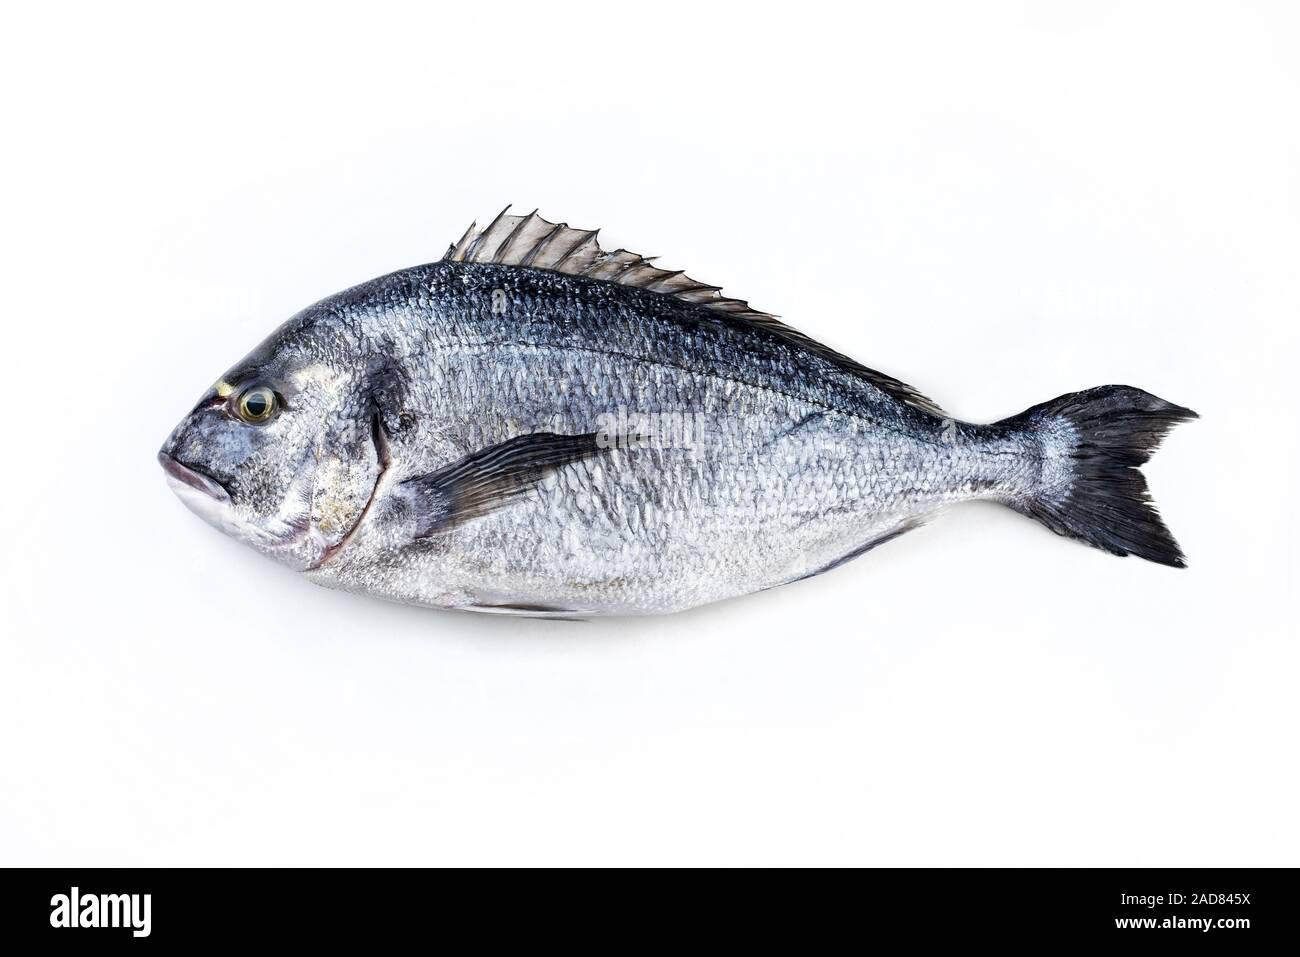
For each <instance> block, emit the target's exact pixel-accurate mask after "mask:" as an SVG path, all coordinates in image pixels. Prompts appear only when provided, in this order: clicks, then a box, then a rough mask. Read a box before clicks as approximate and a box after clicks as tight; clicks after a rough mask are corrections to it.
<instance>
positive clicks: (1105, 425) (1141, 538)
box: [999, 385, 1197, 568]
mask: <svg viewBox="0 0 1300 957" xmlns="http://www.w3.org/2000/svg"><path fill="white" fill-rule="evenodd" d="M1196 417H1197V416H1196V413H1195V412H1193V411H1192V410H1191V409H1184V408H1182V407H1181V406H1177V405H1174V404H1173V403H1171V402H1166V401H1165V400H1164V399H1158V398H1156V397H1155V396H1154V395H1152V394H1151V393H1149V392H1143V391H1142V390H1141V389H1135V388H1133V387H1132V386H1126V385H1103V386H1098V387H1097V388H1095V389H1086V390H1084V391H1083V392H1072V393H1070V394H1069V395H1063V396H1061V397H1060V398H1059V399H1053V400H1052V401H1050V402H1044V403H1043V404H1042V405H1036V406H1034V407H1033V408H1032V409H1026V410H1025V411H1024V412H1022V413H1020V414H1019V415H1017V416H1014V417H1013V418H1010V419H1007V420H1005V421H1004V422H1001V423H999V424H1000V425H1005V426H1011V427H1013V428H1018V429H1027V430H1029V431H1031V432H1034V433H1036V434H1038V435H1039V437H1040V439H1041V442H1042V449H1043V456H1044V458H1043V472H1042V479H1041V481H1040V482H1039V484H1038V485H1037V486H1036V487H1034V488H1033V489H1031V490H1030V492H1029V493H1028V495H1026V496H1020V497H1016V498H1011V499H1007V500H1006V501H1007V504H1008V505H1010V506H1011V507H1012V508H1014V509H1016V510H1017V511H1019V512H1022V513H1024V514H1026V515H1028V516H1030V517H1032V518H1036V519H1038V521H1040V522H1042V523H1043V524H1044V525H1046V526H1047V527H1048V528H1050V529H1051V530H1052V531H1054V532H1056V533H1057V534H1058V535H1067V536H1069V537H1070V538H1077V539H1079V540H1080V541H1083V542H1087V543H1088V544H1089V545H1093V546H1095V547H1097V548H1100V549H1101V550H1102V551H1106V552H1110V553H1111V554H1112V555H1137V556H1138V557H1139V558H1145V559H1146V560H1147V561H1152V562H1157V563H1159V564H1161V565H1172V566H1174V567H1175V568H1183V567H1185V565H1186V562H1185V560H1184V558H1183V553H1182V551H1181V550H1180V549H1179V547H1178V543H1177V542H1175V541H1174V537H1173V535H1171V534H1170V533H1169V529H1167V528H1165V526H1164V523H1163V522H1161V520H1160V515H1159V513H1158V512H1157V511H1156V508H1155V505H1154V504H1153V503H1152V501H1151V497H1150V495H1148V493H1147V482H1146V478H1145V477H1144V476H1143V475H1142V473H1141V472H1139V471H1138V470H1137V466H1139V465H1141V464H1142V463H1143V462H1145V461H1146V460H1147V459H1149V458H1150V457H1151V454H1152V453H1153V452H1154V451H1155V450H1156V448H1157V447H1158V446H1159V445H1160V442H1161V440H1162V439H1163V438H1164V437H1165V436H1166V435H1168V434H1169V431H1170V429H1172V428H1173V427H1174V426H1175V425H1177V424H1178V423H1179V422H1185V421H1187V420H1188V419H1194V418H1196Z"/></svg>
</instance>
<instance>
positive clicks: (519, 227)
mask: <svg viewBox="0 0 1300 957" xmlns="http://www.w3.org/2000/svg"><path fill="white" fill-rule="evenodd" d="M509 209H510V207H509V206H507V207H506V208H505V209H503V210H502V211H501V212H500V213H499V214H498V215H497V217H496V219H494V220H492V222H490V223H489V224H488V225H487V226H485V227H483V228H481V229H480V228H479V227H478V224H477V223H471V224H470V227H469V229H467V230H465V235H463V236H461V238H460V240H459V241H458V242H456V243H455V244H453V245H451V246H449V247H447V253H446V255H445V256H443V257H442V258H443V259H444V260H451V261H453V262H467V263H493V264H496V265H502V266H527V267H530V268H532V269H546V270H549V271H551V272H560V273H567V274H568V275H571V276H585V277H587V278H589V279H603V280H606V281H608V282H615V283H618V284H620V285H624V286H635V287H637V288H639V289H646V290H649V291H651V292H660V293H663V294H664V295H668V296H673V297H675V298H677V299H681V300H682V301H684V302H689V303H692V304H694V305H698V306H704V307H706V308H708V309H712V310H715V311H717V312H720V313H723V314H725V315H726V316H727V317H728V318H729V319H733V320H735V321H738V322H744V323H748V324H750V325H753V326H757V327H759V328H762V329H765V330H767V331H768V332H771V333H773V334H774V335H777V336H780V337H781V338H783V339H785V340H787V341H788V342H792V343H796V344H797V345H799V346H801V347H802V348H804V349H807V350H808V351H809V352H811V353H813V354H815V355H818V356H820V357H822V358H823V359H827V360H829V361H831V362H833V363H835V364H836V365H838V366H839V367H841V368H842V369H844V370H845V371H847V372H850V373H852V374H853V375H856V376H858V377H859V378H862V379H865V380H866V381H868V382H870V383H871V384H872V385H874V386H876V387H877V388H878V389H880V390H881V391H883V392H886V393H888V394H889V395H892V396H893V397H894V398H896V399H898V400H899V401H901V402H904V403H906V404H907V405H910V406H913V407H914V408H917V409H921V410H922V411H925V412H929V413H931V414H933V415H945V413H944V411H943V410H942V409H941V408H939V406H938V405H936V404H935V403H934V402H933V401H931V400H930V399H927V398H926V397H925V396H923V395H922V394H921V393H919V392H917V391H916V390H915V389H913V388H912V387H911V386H910V385H907V384H906V383H904V382H899V381H898V380H897V379H895V378H893V377H892V376H887V375H885V374H884V373H883V372H877V371H876V370H874V369H868V368H867V367H866V366H864V365H862V364H861V363H858V362H855V361H854V360H853V359H850V358H849V357H848V356H846V355H843V354H841V353H839V352H836V351H835V350H834V349H831V348H829V347H828V346H824V345H822V344H821V343H820V342H818V341H816V340H815V339H810V338H809V337H808V336H806V335H804V334H803V333H802V332H799V331H798V330H797V329H793V328H791V327H790V326H787V325H786V324H785V323H783V322H781V321H780V320H779V319H777V318H776V316H773V315H771V314H770V313H766V312H760V311H759V310H757V309H754V308H752V307H751V306H750V305H749V303H747V302H745V301H743V300H741V299H731V298H729V297H727V296H724V295H723V294H722V290H721V288H720V287H719V286H710V285H709V284H707V283H702V282H698V281H697V280H694V279H692V278H691V277H690V276H688V275H686V273H685V272H684V271H682V270H669V269H660V268H659V267H658V266H655V265H653V263H654V258H655V257H653V256H652V257H649V258H647V257H645V256H642V255H640V254H639V253H634V252H630V251H628V250H626V249H615V250H613V251H612V252H611V251H607V250H605V249H602V248H601V246H600V243H598V242H597V241H596V234H597V233H598V232H599V230H596V229H590V230H589V229H574V228H573V227H571V226H569V224H568V223H552V222H548V221H547V220H545V219H543V218H542V217H541V216H538V215H537V210H533V211H532V212H531V213H529V214H528V215H527V216H513V215H508V211H509Z"/></svg>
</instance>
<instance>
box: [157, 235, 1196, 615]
mask: <svg viewBox="0 0 1300 957" xmlns="http://www.w3.org/2000/svg"><path fill="white" fill-rule="evenodd" d="M1191 418H1195V413H1193V412H1191V411H1190V410H1188V409H1184V408H1181V407H1179V406H1176V405H1173V404H1171V403H1169V402H1166V401H1164V400H1163V399H1158V398H1156V397H1155V396H1153V395H1151V394H1149V393H1147V392H1143V391H1141V390H1140V389H1135V388H1132V387H1129V386H1116V385H1111V386H1101V387H1099V388H1095V389H1088V390H1086V391H1084V392H1075V393H1071V394H1069V395H1064V396H1061V397H1060V398H1058V399H1053V400H1052V401H1050V402H1045V403H1043V404H1041V405H1036V406H1034V407H1033V408H1031V409H1029V410H1027V411H1025V412H1022V413H1021V414H1020V415H1017V416H1013V417H1012V418H1009V419H1005V420H1003V421H1001V422H996V423H993V424H991V425H977V424H973V423H969V422H961V421H957V420H955V419H953V418H952V417H950V416H948V415H946V414H945V413H944V412H943V411H942V410H941V409H940V408H939V407H938V406H937V405H935V403H933V402H932V401H930V400H929V399H927V398H925V397H924V396H923V395H921V394H920V393H918V392H917V391H916V390H915V389H913V388H912V387H910V386H908V385H905V384H903V383H902V382H899V381H898V380H896V379H893V378H891V377H889V376H887V375H883V374H882V373H879V372H876V371H874V370H872V369H869V368H867V367H865V366H863V365H861V364H859V363H858V362H855V361H854V360H852V359H850V358H848V357H847V356H844V355H841V354H840V353H837V352H835V351H833V350H831V349H829V348H827V347H826V346H824V345H821V344H820V343H818V342H816V341H814V340H812V339H810V338H808V337H807V336H804V335H802V334H801V333H799V332H796V331H795V330H794V329H792V328H790V327H789V326H787V325H785V324H783V323H781V322H779V321H777V320H776V319H775V318H774V317H773V316H770V315H768V314H766V313H763V312H759V311H758V310H756V309H752V308H750V306H749V305H748V304H747V303H745V302H742V301H740V300H736V299H731V298H727V297H725V296H723V295H722V293H721V291H720V289H719V288H718V287H716V286H710V285H708V284H706V283H701V282H697V281H695V280H694V279H691V278H690V277H688V276H686V275H685V274H684V273H682V272H672V271H668V270H664V269H660V268H658V267H656V266H654V265H653V264H652V263H651V260H649V259H646V258H644V257H642V256H639V255H637V254H636V253H631V252H628V251H626V250H624V249H618V250H614V251H612V252H611V251H607V250H604V249H602V248H601V246H600V244H599V242H598V240H597V235H596V231H594V230H580V229H573V228H570V227H569V226H567V225H566V224H563V223H560V224H555V223H551V222H548V221H546V220H544V219H542V218H541V217H539V216H538V215H537V214H536V213H535V212H534V213H531V214H529V215H527V216H518V215H508V214H507V213H506V212H504V211H503V212H502V214H501V215H499V216H497V217H496V219H494V220H493V221H492V222H491V223H490V224H489V225H488V226H487V227H485V228H481V229H480V228H478V227H477V226H476V225H472V226H471V227H470V228H469V230H468V231H467V232H466V233H465V234H464V236H463V237H462V238H461V239H460V241H459V242H457V243H456V244H454V245H453V246H451V247H450V248H449V249H448V251H447V254H446V255H445V256H444V257H443V258H442V259H441V260H440V261H438V262H435V263H430V264H428V265H423V266H415V267H413V268H410V269H403V270H401V271H399V272H395V273H392V274H390V275H387V276H383V277H381V278H379V279H374V280H371V281H370V282H367V283H363V284H361V285H359V286H356V287H354V288H352V289H349V290H347V291H345V292H341V293H339V294H337V295H335V296H331V297H330V298H328V299H325V300H323V301H321V302H319V303H317V304H316V305H314V306H309V307H308V308H307V309H304V310H303V311H302V312H300V313H298V314H297V315H296V316H294V317H293V318H291V319H289V320H288V322H286V323H285V324H284V325H282V326H281V327H280V328H279V329H277V330H276V331H275V332H274V333H273V334H272V335H271V336H270V338H268V339H267V340H266V341H265V342H263V343H262V344H261V345H260V346H258V347H257V348H256V349H255V350H254V351H253V352H252V353H251V354H250V355H249V356H248V357H247V358H245V359H244V360H242V361H241V362H239V363H237V364H236V365H235V366H234V367H232V368H231V369H229V370H228V371H227V372H226V373H225V374H224V375H223V376H222V377H221V378H220V379H219V380H218V381H217V382H216V384H215V385H213V386H212V387H211V388H210V389H208V390H207V391H206V392H205V393H204V394H203V396H202V398H201V399H200V400H199V402H198V404H197V405H196V406H195V407H194V409H193V410H192V411H191V412H190V413H189V415H187V416H186V417H185V418H184V419H183V420H182V421H181V423H180V424H179V425H178V426H177V427H176V429H175V430H174V431H173V432H172V434H171V436H170V437H169V438H168V439H167V441H166V443H165V444H164V445H163V447H162V450H161V452H160V453H159V460H160V462H161V464H162V466H163V468H164V470H165V471H166V474H167V477H168V480H169V482H170V484H171V486H172V488H173V489H174V490H175V491H176V493H177V494H178V495H179V496H180V498H181V499H182V500H183V501H184V503H185V504H186V505H187V506H189V507H190V508H191V509H192V510H193V511H195V512H196V513H198V514H199V515H200V516H202V517H203V518H204V519H206V520H207V521H208V522H210V523H211V524H213V525H215V526H216V527H218V528H220V529H221V530H223V531H225V532H226V533H227V534H230V535H233V536H235V537H237V538H239V539H241V540H243V541H244V542H246V543H248V544H249V545H251V546H253V547H254V548H256V549H257V550H258V551H261V552H263V553H265V554H266V555H269V556H271V557H272V558H275V559H277V560H279V561H281V562H283V563H285V564H287V565H289V566H290V567H292V568H295V569H298V570H300V571H302V572H303V573H305V574H306V575H307V576H308V577H309V578H310V579H312V580H313V581H316V582H319V583H321V584H324V585H329V586H332V587H337V588H343V589H348V590H351V591H357V592H365V593H368V594H372V595H377V596H379V597H381V598H387V599H392V600H396V601H402V602H410V603H414V604H420V605H430V606H436V607H440V608H453V609H463V610H473V611H486V612H498V613H509V614H525V615H537V616H544V617H545V616H554V617H586V616H592V615H621V614H648V613H657V612H671V611H678V610H681V609H685V608H690V607H692V606H695V605H700V604H704V603H706V602H712V601H718V600H720V599H723V598H729V597H732V596H735V595H743V594H746V593H748V592H753V591H757V590H759V589H764V588H771V587H773V586H775V585H780V584H784V583H787V582H794V581H798V580H800V579H803V578H808V577H809V576H812V575H818V574H820V573H822V572H824V571H828V570H830V569H832V568H835V567H836V566H838V565H841V564H843V563H844V562H846V561H848V560H850V559H852V558H855V557H857V556H859V555H861V554H863V553H864V552H866V551H868V550H869V549H872V548H874V547H876V546H877V545H880V544H882V543H884V542H887V541H889V540H890V539H893V538H896V537H898V536H899V535H901V534H903V533H904V532H907V531H909V530H911V529H914V528H916V527H917V526H919V525H921V524H922V523H923V522H924V521H925V520H926V519H927V518H928V517H930V516H932V515H933V514H934V513H935V512H936V511H937V510H939V509H940V508H942V507H943V506H945V505H948V504H951V503H953V502H960V501H965V500H968V499H987V500H991V501H995V502H1001V503H1003V504H1005V505H1008V506H1010V507H1011V508H1013V509H1016V510H1017V511H1019V512H1022V513H1024V514H1025V515H1029V516H1031V517H1033V518H1035V519H1037V520H1038V521H1040V522H1042V523H1043V524H1044V525H1046V526H1047V527H1048V528H1050V529H1051V530H1052V531H1054V532H1057V533H1059V534H1061V535H1066V536H1069V537H1071V538H1075V539H1079V540H1081V541H1084V542H1087V543H1088V544H1090V545H1093V546H1096V547H1097V548H1100V549H1103V550H1104V551H1107V552H1110V553H1112V554H1115V555H1128V554H1133V555H1138V556H1140V557H1142V558H1145V559H1148V560H1150V561H1153V562H1158V563H1160V564H1164V565H1173V566H1182V565H1183V555H1182V553H1181V551H1180V550H1179V548H1178V545H1177V544H1176V543H1175V541H1174V539H1173V537H1172V536H1171V535H1170V533H1169V531H1168V530H1167V529H1166V528H1165V526H1164V525H1163V524H1162V523H1161V521H1160V518H1159V516H1158V515H1157V513H1156V511H1155V508H1154V507H1153V505H1152V504H1151V502H1150V499H1149V498H1148V495H1147V488H1146V482H1145V480H1144V478H1143V477H1142V475H1141V473H1139V472H1138V471H1137V468H1136V467H1137V466H1139V465H1141V464H1142V463H1143V462H1145V461H1146V460H1147V458H1148V457H1149V456H1150V455H1151V453H1152V452H1153V451H1154V450H1155V448H1156V447H1157V445H1158V444H1159V443H1160V441H1161V439H1162V438H1163V437H1164V436H1165V435H1166V434H1167V433H1168V431H1169V430H1170V429H1171V428H1172V427H1173V426H1174V425H1176V424H1177V423H1179V422H1182V421H1184V420H1187V419H1191Z"/></svg>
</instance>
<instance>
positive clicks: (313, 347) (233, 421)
mask: <svg viewBox="0 0 1300 957" xmlns="http://www.w3.org/2000/svg"><path fill="white" fill-rule="evenodd" d="M322 325H323V324H322V323H321V322H317V321H312V320H311V319H310V318H307V319H304V318H302V317H295V320H290V322H289V323H286V324H285V326H283V327H281V328H280V329H279V330H277V331H276V333H274V334H273V335H272V336H271V337H270V338H269V339H267V340H266V341H265V342H263V343H262V344H261V345H260V346H258V348H257V349H255V350H254V351H253V352H252V353H250V354H249V355H248V356H247V357H246V358H245V359H243V360H242V361H240V362H239V363H236V365H235V366H233V367H232V368H231V369H229V370H227V372H226V373H224V374H223V375H222V376H221V377H220V378H219V379H218V380H217V381H216V382H215V383H214V384H213V385H212V386H211V387H210V388H208V389H207V390H206V391H205V392H204V393H203V395H202V396H201V397H200V398H199V401H198V403H197V404H196V405H195V406H194V408H193V409H192V410H191V411H190V412H189V414H188V415H186V416H185V417H184V418H183V419H182V420H181V422H180V423H179V424H178V425H177V426H176V428H175V429H173V430H172V433H171V435H169V436H168V438H167V441H166V442H164V443H163V446H162V448H161V449H160V450H159V452H158V461H159V464H160V465H161V466H162V468H163V472H164V473H165V475H166V478H167V482H168V484H169V485H170V486H171V488H172V491H173V492H175V493H176V495H177V496H178V497H179V498H180V500H181V501H182V502H183V503H184V504H185V505H186V506H187V507H188V508H189V509H190V510H191V511H193V512H194V513H195V514H197V515H198V516H199V517H200V518H202V519H203V520H204V521H206V522H207V523H208V524H210V525H212V526H214V527H215V528H217V529H219V530H220V531H222V532H224V533H226V534H227V535H230V536H232V537H234V538H236V539H238V540H240V541H242V542H244V543H245V544H248V545H250V546H252V547H253V548H255V549H256V550H258V551H260V552H262V553H263V554H266V555H269V556H270V557H272V558H275V559H276V560H278V561H280V562H282V563H284V564H286V565H289V566H290V567H293V568H296V569H299V570H304V569H309V568H314V567H317V566H319V565H320V564H321V563H322V562H324V561H325V560H327V559H328V558H329V557H330V556H331V555H332V554H333V552H334V551H335V550H336V549H338V548H340V547H341V546H342V544H343V543H344V542H345V541H346V539H347V537H348V536H349V534H350V533H351V532H352V530H353V529H354V528H355V527H356V526H357V524H358V523H359V522H360V520H361V518H362V517H363V516H364V514H365V510H366V507H367V504H368V502H369V501H370V499H371V497H372V495H373V494H374V492H375V490H376V488H377V486H378V480H379V477H380V476H381V475H382V472H383V468H384V465H385V464H386V456H387V448H386V442H385V438H384V436H383V434H382V424H381V423H380V422H379V420H378V419H377V418H376V415H375V398H374V395H373V389H372V388H371V383H372V380H373V376H372V375H371V374H370V372H369V371H368V368H367V366H366V364H365V363H364V362H363V361H362V360H361V359H360V358H358V357H356V356H354V355H352V354H350V350H349V349H348V348H346V346H343V347H341V346H340V338H339V335H338V331H337V329H334V330H330V329H328V328H322Z"/></svg>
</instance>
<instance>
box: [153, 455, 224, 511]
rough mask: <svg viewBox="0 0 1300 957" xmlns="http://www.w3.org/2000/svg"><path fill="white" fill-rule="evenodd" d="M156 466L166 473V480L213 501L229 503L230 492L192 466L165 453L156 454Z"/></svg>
mask: <svg viewBox="0 0 1300 957" xmlns="http://www.w3.org/2000/svg"><path fill="white" fill-rule="evenodd" d="M158 464H159V465H161V466H162V468H163V471H164V472H166V473H167V478H168V479H170V480H171V481H174V482H179V483H180V484H181V485H185V486H188V487H189V488H192V489H194V490H195V491H198V492H202V493H203V494H204V495H206V496H208V497H209V498H211V499H213V500H214V501H217V502H223V503H224V502H229V501H230V492H228V491H227V490H226V487H225V486H224V485H222V484H221V483H220V482H218V481H217V480H216V479H214V478H213V477H212V476H210V475H205V474H204V473H202V472H200V471H198V470H197V469H195V468H194V467H193V466H192V465H186V464H185V463H184V462H182V461H180V460H179V459H177V458H174V457H173V456H171V455H168V454H167V453H166V452H159V453H158Z"/></svg>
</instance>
